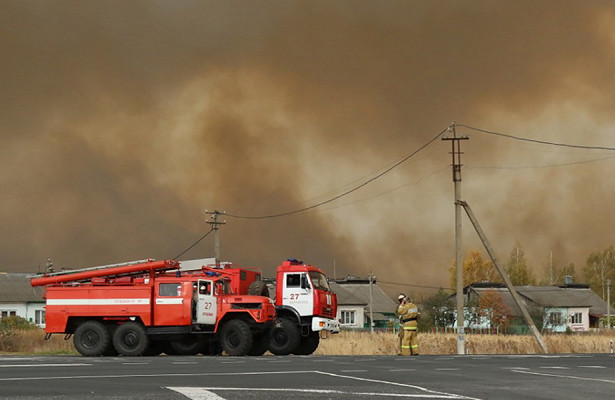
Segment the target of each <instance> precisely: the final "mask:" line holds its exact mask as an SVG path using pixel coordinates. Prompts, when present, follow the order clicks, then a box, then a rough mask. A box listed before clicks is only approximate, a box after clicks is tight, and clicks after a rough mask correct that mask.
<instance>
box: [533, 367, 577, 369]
mask: <svg viewBox="0 0 615 400" xmlns="http://www.w3.org/2000/svg"><path fill="white" fill-rule="evenodd" d="M538 368H541V369H570V368H569V367H538Z"/></svg>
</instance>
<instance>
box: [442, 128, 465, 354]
mask: <svg viewBox="0 0 615 400" xmlns="http://www.w3.org/2000/svg"><path fill="white" fill-rule="evenodd" d="M448 131H449V133H452V136H450V135H449V136H447V137H443V138H442V140H450V141H451V144H452V150H451V153H450V154H451V155H452V158H453V163H452V167H453V183H454V185H455V263H456V264H457V287H456V289H455V290H456V291H457V294H456V298H455V299H456V302H457V354H465V332H464V315H463V260H462V254H461V203H460V201H461V166H462V164H461V155H462V154H463V153H462V152H461V141H462V140H468V137H467V136H465V137H458V136H457V132H456V130H455V121H453V123H452V124H451V126H449V128H448Z"/></svg>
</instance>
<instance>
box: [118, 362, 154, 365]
mask: <svg viewBox="0 0 615 400" xmlns="http://www.w3.org/2000/svg"><path fill="white" fill-rule="evenodd" d="M122 365H149V363H148V362H123V363H122Z"/></svg>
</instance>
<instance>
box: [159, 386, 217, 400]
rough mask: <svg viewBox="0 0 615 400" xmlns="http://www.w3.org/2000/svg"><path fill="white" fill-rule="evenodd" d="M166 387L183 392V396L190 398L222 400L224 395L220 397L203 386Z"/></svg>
mask: <svg viewBox="0 0 615 400" xmlns="http://www.w3.org/2000/svg"><path fill="white" fill-rule="evenodd" d="M167 389H170V390H173V391H174V392H177V393H180V394H183V395H184V396H186V397H187V398H189V399H192V400H224V397H220V396H218V395H217V394H215V393H212V392H210V391H208V390H206V389H204V388H193V387H167Z"/></svg>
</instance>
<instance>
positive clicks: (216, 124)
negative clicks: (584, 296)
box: [0, 0, 615, 292]
mask: <svg viewBox="0 0 615 400" xmlns="http://www.w3.org/2000/svg"><path fill="white" fill-rule="evenodd" d="M613 26H615V4H613V3H612V2H609V1H584V2H581V1H562V0H557V1H540V2H536V1H520V0H515V1H463V2H461V1H408V0H404V1H391V0H387V1H375V0H369V1H336V2H328V1H326V2H325V1H287V0H284V1H267V2H254V1H228V0H225V1H143V2H139V1H131V2H125V1H54V2H41V1H18V2H16V1H7V0H2V1H0V106H1V111H0V201H1V203H0V204H2V207H1V208H0V226H1V227H2V231H1V233H0V235H1V237H0V270H4V271H24V272H25V271H37V270H38V269H39V265H44V263H45V261H46V260H47V258H51V259H52V260H53V261H54V262H55V264H56V266H58V267H62V266H63V267H86V266H91V265H101V264H107V263H116V262H122V261H128V260H136V259H142V258H148V257H150V258H156V259H168V258H173V257H175V256H177V255H178V254H179V253H181V252H182V251H183V250H185V249H186V248H187V247H188V246H190V245H191V244H192V243H194V242H195V241H196V240H197V239H198V238H199V237H201V236H202V235H203V234H204V233H205V232H207V230H208V229H209V225H207V224H206V223H205V220H206V217H207V216H206V215H205V210H206V209H209V210H212V209H217V210H221V211H222V210H224V211H227V212H228V213H231V214H235V215H242V216H264V215H271V214H278V213H284V212H289V211H293V210H297V209H302V208H304V207H309V206H311V205H313V204H317V203H319V202H321V201H325V200H327V199H330V198H333V197H335V196H338V195H340V194H341V193H344V192H345V191H347V190H349V189H351V188H353V187H355V186H357V185H360V184H361V183H363V182H365V181H367V180H368V179H370V178H372V177H374V176H375V175H377V174H378V173H379V172H382V171H383V170H384V169H385V168H387V167H390V166H391V165H393V163H394V162H396V161H399V160H401V159H402V158H404V157H406V156H408V155H409V154H411V153H413V152H414V151H416V150H417V149H418V148H419V147H420V146H422V145H423V144H425V143H427V142H428V141H429V140H430V139H432V138H433V137H435V136H436V135H437V134H438V133H439V132H441V131H442V130H444V129H446V127H447V126H448V125H449V124H450V123H451V121H457V123H460V124H467V125H472V126H476V127H480V128H483V129H488V130H492V131H498V132H505V133H509V134H513V135H516V136H521V137H526V138H532V139H537V140H545V141H552V142H563V143H572V144H582V145H596V146H610V147H613V146H615V136H614V133H615V114H614V112H613V110H614V109H615V96H613V93H615V79H613V76H615V75H614V66H615V30H614V29H613ZM458 132H459V133H462V134H470V139H469V140H468V141H465V142H464V143H463V151H464V153H465V154H464V155H463V163H464V170H463V182H462V195H463V198H464V199H465V200H466V201H468V202H469V203H470V204H471V205H472V208H473V210H474V212H475V214H476V215H477V217H478V218H479V220H480V222H481V224H482V226H483V228H484V229H485V231H486V233H487V235H488V237H489V239H490V241H491V243H492V245H493V247H494V248H495V249H496V251H497V252H498V254H499V256H500V258H502V259H503V260H506V259H507V258H508V255H509V253H510V251H511V249H512V247H513V245H514V243H515V241H517V240H518V241H520V242H521V244H522V245H523V248H524V251H525V254H526V255H527V257H528V259H529V261H530V264H531V265H532V266H533V267H534V268H535V270H536V273H537V274H539V273H540V272H539V271H540V270H541V269H542V264H543V263H544V262H545V261H546V260H547V258H548V256H549V254H550V252H551V251H552V252H553V257H554V262H555V264H556V265H557V266H561V265H564V264H568V263H570V262H574V263H575V264H577V267H578V269H580V267H581V266H582V265H584V263H585V259H586V258H587V256H588V255H589V254H590V253H591V252H594V251H597V250H603V249H604V248H606V247H607V246H609V245H611V244H615V239H614V238H613V235H612V231H613V226H614V225H615V213H613V212H612V211H613V206H612V204H611V203H612V198H613V195H614V194H615V183H613V179H612V174H611V173H610V172H611V171H612V170H613V169H615V160H614V159H612V158H609V157H615V152H612V151H590V150H580V149H573V148H563V147H556V146H546V145H539V144H531V143H524V142H520V141H515V140H510V139H506V138H501V137H496V136H490V135H486V134H481V133H478V132H473V131H470V130H468V129H462V128H458ZM449 146H450V143H449V142H443V141H441V140H439V139H438V140H436V141H435V142H433V143H432V144H431V145H429V146H428V147H427V148H426V149H425V150H423V151H422V152H420V153H419V154H417V155H416V156H415V157H412V158H410V159H409V160H408V161H407V162H405V163H403V164H402V165H401V166H400V167H398V168H396V169H394V170H393V171H391V172H390V173H388V174H386V175H384V176H382V177H381V178H379V179H377V180H375V181H374V182H372V183H370V184H368V185H366V186H365V187H363V188H361V189H360V190H357V191H356V192H354V193H352V194H350V195H348V196H344V197H342V198H340V199H338V200H336V201H334V202H331V203H328V204H326V205H324V206H322V207H318V208H315V209H312V210H310V211H308V212H303V213H299V214H294V215H291V216H286V217H279V218H268V219H238V218H232V217H226V218H224V219H225V220H226V225H224V226H223V227H222V230H221V252H222V258H223V259H224V260H230V261H234V262H236V263H239V264H240V265H242V266H260V267H262V268H263V269H264V270H265V272H266V273H267V274H271V272H272V271H273V268H274V267H275V266H276V265H277V264H278V263H279V262H281V261H282V260H284V259H286V258H301V259H303V260H304V261H306V262H309V263H312V264H315V265H318V266H321V267H323V268H324V269H325V271H326V272H327V273H328V274H329V275H333V265H335V266H336V269H335V272H336V275H337V276H338V277H339V276H341V275H345V274H347V273H354V274H357V275H360V276H366V275H367V273H368V272H369V271H372V272H373V273H374V274H375V275H376V276H377V277H378V279H380V280H381V281H383V282H396V283H409V284H414V285H426V286H439V285H444V286H448V272H447V270H448V268H449V267H450V266H451V262H452V260H453V259H454V242H453V239H454V206H453V183H452V180H451V172H450V156H449V151H450V148H449ZM464 232H465V235H464V248H465V249H470V248H480V245H479V243H478V242H477V239H476V235H475V234H474V232H473V231H472V230H471V226H470V224H469V221H467V220H465V221H464ZM212 239H213V237H212V236H210V237H208V238H206V239H205V240H204V241H203V242H201V243H200V244H199V245H197V246H195V247H194V248H193V249H192V250H191V251H190V252H188V253H186V254H185V255H184V256H183V258H184V259H190V258H202V257H211V256H213V240H212ZM481 250H482V249H481ZM483 254H484V252H483ZM387 289H389V290H405V291H412V290H416V291H417V292H418V291H419V289H418V288H410V287H403V286H402V287H399V286H393V285H389V286H387Z"/></svg>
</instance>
